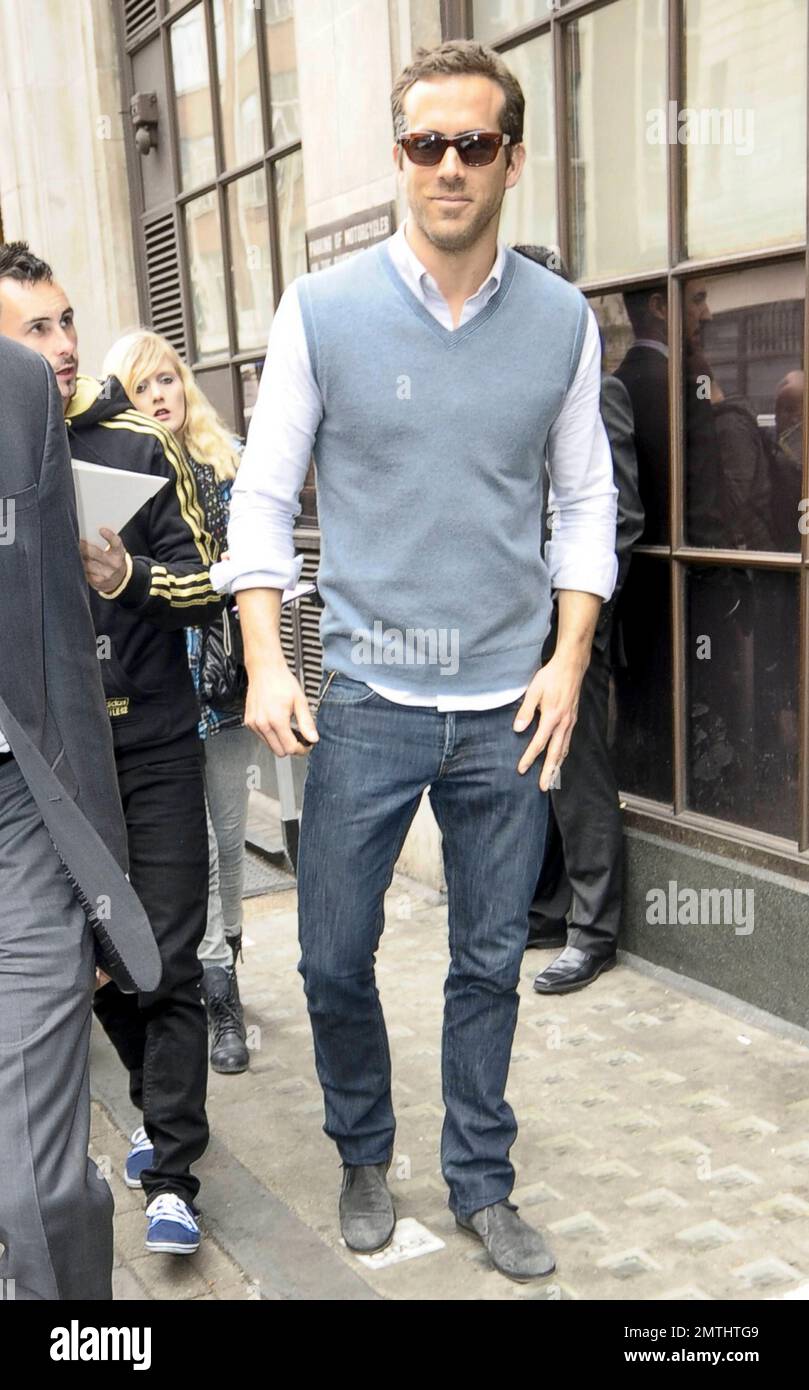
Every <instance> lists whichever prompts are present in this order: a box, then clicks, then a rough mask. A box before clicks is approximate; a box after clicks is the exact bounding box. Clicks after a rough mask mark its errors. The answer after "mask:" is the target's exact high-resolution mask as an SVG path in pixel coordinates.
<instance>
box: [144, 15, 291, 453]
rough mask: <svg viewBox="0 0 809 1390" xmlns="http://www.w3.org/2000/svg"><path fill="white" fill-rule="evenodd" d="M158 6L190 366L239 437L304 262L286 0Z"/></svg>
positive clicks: (288, 16) (289, 17)
mask: <svg viewBox="0 0 809 1390" xmlns="http://www.w3.org/2000/svg"><path fill="white" fill-rule="evenodd" d="M165 8H166V9H167V10H168V13H167V14H166V15H165V16H164V18H163V19H162V21H161V25H160V41H161V43H162V44H163V45H164V46H165V49H166V58H167V61H168V66H169V69H170V72H171V80H172V85H171V92H170V99H169V102H168V105H169V107H170V112H169V124H170V127H171V133H172V135H173V138H174V141H175V148H176V154H177V158H176V161H175V165H176V175H175V183H174V189H173V193H174V203H175V206H176V209H177V213H178V223H179V228H180V233H181V235H180V255H181V260H182V269H183V276H184V282H185V285H186V288H187V294H186V302H187V317H188V320H189V322H188V330H189V331H188V355H189V361H190V364H191V365H192V366H193V367H195V368H197V369H198V370H199V369H203V374H202V376H201V378H200V385H201V386H202V388H203V389H204V390H207V391H209V392H210V393H211V394H212V397H213V395H214V394H215V395H216V404H217V407H218V408H219V409H220V410H221V411H222V413H223V414H224V415H225V416H226V418H228V419H229V420H230V421H231V423H232V424H233V425H234V426H235V427H236V428H237V429H238V430H239V432H240V433H243V432H244V429H245V426H246V424H247V422H248V421H249V416H250V412H251V410H252V406H253V403H254V398H255V389H256V386H257V382H258V376H259V374H260V365H261V360H262V358H263V353H264V349H265V347H266V342H267V334H268V332H269V327H270V323H271V321H272V315H273V312H274V307H275V304H276V303H277V301H278V298H279V296H280V294H281V292H282V290H283V288H284V286H285V285H286V284H288V283H289V281H290V280H291V279H293V278H294V277H295V276H296V275H299V274H300V273H301V272H302V271H303V270H305V268H306V265H305V254H304V228H305V220H306V208H305V200H304V189H303V161H302V157H301V151H300V121H299V117H298V89H297V62H296V53H295V16H294V4H293V0H199V3H197V4H196V5H193V6H192V7H191V8H190V9H187V10H185V11H184V12H183V13H181V14H180V15H179V16H178V17H176V18H174V17H173V16H172V12H171V9H170V7H168V6H166V7H165Z"/></svg>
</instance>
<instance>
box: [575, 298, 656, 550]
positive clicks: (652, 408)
mask: <svg viewBox="0 0 809 1390" xmlns="http://www.w3.org/2000/svg"><path fill="white" fill-rule="evenodd" d="M590 304H591V305H592V308H593V312H594V314H595V316H596V318H597V320H598V325H599V327H600V329H601V341H602V344H603V349H604V370H605V371H607V372H612V373H613V374H614V375H615V376H617V377H618V378H619V380H620V381H622V382H623V384H624V386H625V387H626V389H627V392H628V394H629V399H630V401H631V402H632V413H633V415H634V419H635V452H636V454H637V458H638V487H639V489H640V496H641V501H642V502H643V510H644V512H645V515H646V519H645V523H644V528H643V535H642V537H641V542H642V543H643V544H644V545H668V539H669V390H668V347H667V343H666V338H667V333H666V286H665V284H659V285H655V286H653V287H652V288H651V289H646V290H633V291H631V292H630V291H627V292H626V293H625V294H604V295H597V296H593V298H592V299H591V300H590Z"/></svg>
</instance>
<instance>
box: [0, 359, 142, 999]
mask: <svg viewBox="0 0 809 1390" xmlns="http://www.w3.org/2000/svg"><path fill="white" fill-rule="evenodd" d="M0 728H2V729H3V732H4V734H5V737H6V739H7V741H8V743H9V745H10V746H11V750H12V752H13V753H14V755H15V757H16V759H17V763H18V765H19V768H20V771H21V772H22V775H23V776H24V777H25V780H26V782H27V783H28V788H29V790H30V792H31V795H32V797H33V799H34V801H35V802H36V804H37V806H38V808H39V810H40V813H41V814H42V817H43V820H44V821H45V824H46V826H47V827H48V830H49V832H50V835H51V839H52V840H53V842H54V845H55V847H56V850H57V852H58V854H59V856H60V858H61V860H62V863H63V864H64V867H65V869H66V871H67V873H68V875H69V876H70V878H71V880H72V882H73V886H74V889H75V890H76V893H77V896H78V897H79V899H80V901H81V902H82V904H83V906H84V907H85V910H86V911H87V913H88V916H89V917H90V919H91V921H92V923H93V927H94V929H95V931H96V936H97V938H98V940H99V942H100V944H101V948H102V954H101V964H102V965H103V966H104V968H105V969H107V970H108V973H109V974H111V975H112V977H113V979H115V980H116V983H118V984H119V985H120V986H121V987H122V988H124V989H130V990H131V989H132V988H133V986H136V987H137V988H139V989H143V990H151V989H154V988H155V987H156V985H157V983H158V980H159V975H160V960H159V955H158V952H157V947H156V945H155V942H154V938H153V936H152V932H151V928H150V926H149V923H148V921H147V918H146V915H145V913H144V911H143V908H142V906H141V904H140V902H139V900H138V898H137V897H136V895H135V893H134V891H133V889H132V888H131V887H130V885H129V883H128V881H127V878H126V870H127V867H128V860H127V843H126V827H125V824H124V818H123V812H122V810H121V802H120V798H119V795H118V784H117V779H116V772H115V764H114V761H113V753H112V735H111V731H110V723H109V718H108V716H107V710H106V704H105V701H104V694H103V689H102V683H101V675H100V671H99V664H98V658H97V655H96V643H95V633H94V630H93V623H92V619H91V617H90V605H89V600H88V591H87V581H86V579H85V576H84V567H83V565H82V561H81V556H80V554H79V538H78V525H77V522H76V507H75V497H74V493H73V482H72V476H71V471H70V456H69V453H68V445H67V432H66V429H65V423H64V416H63V412H62V405H61V400H60V397H59V392H58V389H57V386H56V381H55V379H54V376H53V374H52V372H51V370H50V367H49V366H48V365H47V363H46V362H45V360H44V359H43V358H42V357H40V356H38V355H37V354H35V353H32V352H29V351H28V350H27V349H26V348H23V347H20V346H19V345H18V344H16V343H12V342H10V341H9V340H8V339H6V338H3V337H2V336H0Z"/></svg>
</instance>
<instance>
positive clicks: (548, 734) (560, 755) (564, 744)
mask: <svg viewBox="0 0 809 1390" xmlns="http://www.w3.org/2000/svg"><path fill="white" fill-rule="evenodd" d="M586 669H587V662H585V663H584V665H582V662H581V659H580V658H579V657H578V656H568V655H566V654H563V653H561V652H558V651H557V652H556V654H555V655H554V656H552V657H551V659H550V661H549V662H548V663H547V665H545V666H543V667H542V669H541V670H540V671H537V673H536V675H535V676H534V679H533V680H532V681H531V684H530V685H529V687H528V689H527V690H526V692H525V699H524V700H523V702H522V704H521V705H520V708H519V709H518V711H517V714H516V717H515V720H514V725H513V727H514V729H515V731H516V732H517V733H520V732H522V730H523V729H526V728H527V727H528V725H529V724H530V723H531V720H532V719H533V718H534V715H535V714H536V711H537V708H539V727H538V729H537V731H536V733H535V734H534V737H533V738H532V739H531V742H530V743H529V744H528V747H527V748H526V749H525V751H524V753H523V755H522V757H521V758H520V761H519V762H518V764H517V771H518V772H520V773H525V772H527V771H528V769H529V768H530V767H532V766H533V764H534V763H535V762H536V760H537V758H538V757H539V755H540V753H541V752H542V751H543V749H544V748H545V747H546V745H547V750H548V751H547V753H546V755H545V762H544V765H543V768H542V774H541V776H540V779H539V785H540V788H541V789H542V791H544V792H546V791H549V790H550V788H551V786H552V785H553V783H554V780H555V778H556V775H557V772H558V771H559V770H560V769H561V765H562V763H563V761H564V759H565V758H566V757H567V752H568V748H569V747H570V739H571V735H572V733H573V728H574V725H575V723H576V715H577V711H578V708H579V691H580V690H581V683H582V680H583V678H584V673H585V671H586Z"/></svg>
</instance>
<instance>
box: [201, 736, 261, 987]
mask: <svg viewBox="0 0 809 1390" xmlns="http://www.w3.org/2000/svg"><path fill="white" fill-rule="evenodd" d="M257 755H258V743H257V739H256V735H255V734H254V733H253V731H252V729H247V728H245V727H244V726H242V727H241V728H238V729H223V730H222V732H221V733H218V734H214V735H213V736H212V737H211V736H210V735H209V736H208V738H206V740H205V797H206V801H207V806H208V849H209V858H210V874H209V883H208V926H207V928H206V931H205V936H204V937H203V940H202V945H201V946H200V948H199V958H200V960H201V961H202V965H203V968H204V969H208V970H210V969H211V967H212V966H215V965H219V966H223V965H230V964H231V962H232V959H233V957H232V954H231V950H230V947H229V945H228V941H227V938H228V937H230V936H238V935H239V933H240V931H241V929H242V888H243V887H244V836H245V831H246V829H247V799H248V795H249V787H248V783H247V769H248V767H249V766H250V764H251V763H254V762H255V761H256V758H257Z"/></svg>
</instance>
